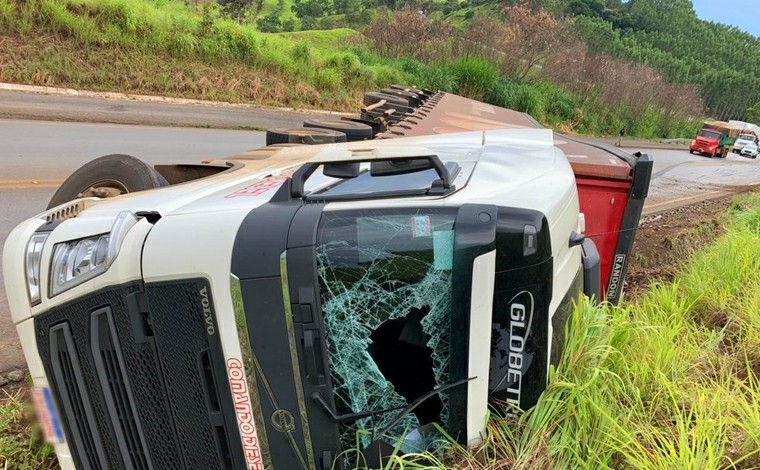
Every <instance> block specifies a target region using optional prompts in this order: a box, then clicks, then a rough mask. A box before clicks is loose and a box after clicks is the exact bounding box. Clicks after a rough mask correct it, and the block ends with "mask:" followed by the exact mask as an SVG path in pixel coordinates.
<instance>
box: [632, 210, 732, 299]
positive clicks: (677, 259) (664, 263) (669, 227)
mask: <svg viewBox="0 0 760 470" xmlns="http://www.w3.org/2000/svg"><path fill="white" fill-rule="evenodd" d="M731 205H732V198H731V196H728V197H725V198H720V199H714V200H711V201H704V202H700V203H697V204H692V205H690V206H684V207H679V208H677V209H673V210H671V211H668V212H663V213H660V214H655V215H650V216H645V217H642V218H641V221H640V222H639V228H638V232H637V233H636V239H635V242H634V244H633V250H632V251H631V258H630V264H629V266H628V273H627V274H626V280H625V296H626V299H628V300H633V299H635V298H636V297H638V296H639V294H641V293H642V292H646V290H647V289H648V288H649V286H650V285H651V284H652V283H653V282H658V281H664V282H669V281H672V280H673V278H674V276H675V274H676V272H677V270H678V268H679V266H681V265H682V263H683V262H684V261H686V260H687V259H688V258H689V257H690V256H691V255H692V254H693V253H695V252H696V251H699V250H701V249H703V248H705V247H706V246H708V245H710V244H712V243H713V242H715V240H717V239H718V238H719V237H720V236H721V235H723V234H724V233H725V231H726V229H725V223H726V221H727V212H726V211H727V210H728V208H729V207H730V206H731Z"/></svg>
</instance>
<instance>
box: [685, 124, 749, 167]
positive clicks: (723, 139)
mask: <svg viewBox="0 0 760 470" xmlns="http://www.w3.org/2000/svg"><path fill="white" fill-rule="evenodd" d="M740 132H741V130H740V129H738V128H736V127H734V126H732V125H731V124H729V123H727V122H722V121H706V122H704V123H702V128H701V129H700V130H699V132H698V133H697V136H696V137H695V138H694V140H693V141H692V142H691V145H689V153H694V152H697V153H700V154H706V155H707V156H709V157H721V158H726V157H727V156H728V153H729V152H730V151H731V149H732V147H733V145H734V142H736V139H737V137H739V133H740Z"/></svg>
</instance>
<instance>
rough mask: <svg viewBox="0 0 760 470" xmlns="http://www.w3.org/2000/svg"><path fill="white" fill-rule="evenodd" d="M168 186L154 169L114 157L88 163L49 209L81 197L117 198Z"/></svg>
mask: <svg viewBox="0 0 760 470" xmlns="http://www.w3.org/2000/svg"><path fill="white" fill-rule="evenodd" d="M162 186H169V183H168V182H167V181H166V179H165V178H164V177H163V176H161V174H160V173H159V172H157V171H156V170H155V169H154V168H153V167H152V166H150V165H148V164H147V163H145V162H143V161H142V160H140V159H139V158H135V157H133V156H131V155H122V154H112V155H105V156H103V157H100V158H96V159H95V160H92V161H91V162H88V163H85V164H84V165H82V166H81V167H80V168H79V169H78V170H76V171H75V172H74V173H72V174H71V176H69V177H68V178H66V180H65V181H64V182H63V184H62V185H61V186H60V187H59V188H58V190H57V191H56V192H55V194H54V195H53V197H52V198H51V199H50V203H49V204H48V209H51V208H53V207H56V206H60V205H61V204H64V203H66V202H69V201H73V200H74V199H78V198H80V197H100V198H107V197H115V196H119V195H122V194H127V193H135V192H137V191H145V190H146V189H155V188H160V187H162Z"/></svg>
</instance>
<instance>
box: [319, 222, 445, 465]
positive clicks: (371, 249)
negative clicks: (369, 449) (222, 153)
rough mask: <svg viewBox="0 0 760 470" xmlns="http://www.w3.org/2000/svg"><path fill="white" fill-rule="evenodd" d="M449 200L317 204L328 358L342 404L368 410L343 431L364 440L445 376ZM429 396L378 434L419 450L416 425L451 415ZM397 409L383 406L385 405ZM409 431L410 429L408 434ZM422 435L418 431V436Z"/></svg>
mask: <svg viewBox="0 0 760 470" xmlns="http://www.w3.org/2000/svg"><path fill="white" fill-rule="evenodd" d="M455 216H456V213H455V211H454V210H451V209H428V210H424V211H422V210H395V211H389V210H373V211H351V212H335V213H329V212H328V213H324V214H323V218H322V221H321V222H320V226H319V240H318V246H317V262H318V276H319V281H320V289H321V297H322V311H323V315H324V322H325V333H326V338H327V343H328V361H329V364H330V369H331V373H332V379H333V390H334V396H335V401H336V408H337V409H338V411H339V412H342V413H346V412H364V411H374V412H377V414H374V415H373V416H372V417H369V418H364V419H361V420H359V421H357V422H356V423H354V424H353V425H351V426H345V427H344V429H343V430H342V439H343V441H344V444H346V445H347V446H349V447H353V446H355V445H356V436H357V431H361V432H360V433H359V435H360V436H361V442H362V445H363V446H367V445H368V444H369V443H370V442H371V441H372V440H373V439H376V438H380V437H381V436H377V435H375V434H376V433H377V432H379V431H380V430H382V429H385V428H386V427H387V426H388V425H389V424H391V422H392V421H393V420H394V419H395V418H396V417H397V416H398V415H399V414H400V412H401V409H403V408H404V407H405V406H407V405H408V404H410V403H411V402H413V401H414V400H415V399H416V398H419V397H420V396H422V395H424V394H425V393H426V392H428V391H430V390H432V389H433V388H434V387H437V386H441V385H445V384H446V383H447V381H448V357H449V343H450V334H451V333H450V318H451V303H452V294H451V292H452V288H451V287H452V286H451V284H452V260H453V250H454V232H453V229H454V219H455ZM447 402H448V397H447V394H446V393H445V392H444V393H441V394H440V397H433V398H431V399H430V400H426V402H425V403H423V405H421V406H420V407H419V408H417V409H416V410H415V411H414V412H412V413H409V414H407V415H406V416H404V417H403V419H401V420H400V421H399V422H398V423H397V424H396V425H394V426H393V427H392V428H391V429H389V430H388V432H387V433H386V434H385V435H384V436H382V438H383V439H384V440H386V441H387V442H388V443H390V444H392V445H396V444H397V443H398V441H399V440H400V439H402V438H404V437H405V436H406V439H405V441H404V443H403V444H402V450H405V449H404V447H407V448H408V449H411V450H418V446H419V445H420V442H415V441H414V436H423V435H424V434H423V433H419V432H414V430H415V429H417V428H419V427H420V426H421V425H425V424H428V423H429V422H433V421H435V422H439V423H441V424H442V425H444V427H445V426H446V423H447V419H448V407H447ZM389 409H395V410H393V411H389V412H382V411H384V410H389ZM410 433H411V435H410ZM420 439H422V438H420Z"/></svg>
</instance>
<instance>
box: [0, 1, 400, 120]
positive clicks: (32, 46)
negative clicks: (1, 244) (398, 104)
mask: <svg viewBox="0 0 760 470" xmlns="http://www.w3.org/2000/svg"><path fill="white" fill-rule="evenodd" d="M357 35H358V33H356V32H354V31H351V30H346V29H338V30H332V31H313V32H299V33H292V34H266V33H261V32H259V31H257V30H256V29H255V28H254V27H253V26H250V25H248V26H247V25H240V24H237V23H235V22H233V21H230V20H229V19H226V18H225V17H224V16H223V15H222V13H221V10H220V8H219V7H218V6H214V4H213V2H212V3H207V4H205V6H203V4H201V5H199V6H188V5H187V4H186V3H185V2H183V1H181V0H161V1H151V0H41V1H38V2H22V1H20V0H0V81H10V82H22V83H34V84H44V85H60V86H73V87H85V88H89V89H95V90H117V91H124V92H138V93H158V94H163V95H172V96H183V97H194V98H201V99H221V100H226V101H246V102H254V103H259V104H265V105H276V106H293V107H320V108H328V109H337V110H346V109H352V110H354V109H356V102H357V101H358V98H359V97H360V96H361V93H362V92H363V91H364V90H366V89H371V88H377V87H384V86H387V85H389V84H390V82H388V81H385V80H389V79H390V78H394V77H389V76H388V74H377V73H375V71H374V69H373V68H371V67H368V66H366V65H365V64H362V63H361V62H359V61H358V59H357V58H356V57H354V58H353V59H351V60H349V62H351V64H350V65H351V66H350V67H346V66H340V67H333V64H334V63H335V62H336V61H343V62H345V61H346V60H345V57H346V54H350V53H348V52H341V51H340V49H341V47H340V46H341V45H343V46H344V45H346V44H348V43H350V42H352V41H353V38H355V37H356V36H357ZM304 43H306V44H308V46H306V47H308V48H310V51H309V53H308V55H309V60H308V61H303V60H301V55H299V54H302V53H303V47H304V46H303V45H302V44H304ZM325 68H330V69H331V70H332V71H331V72H322V70H323V69H325ZM327 75H329V76H327ZM325 83H328V84H329V85H330V86H329V87H323V85H324V84H325Z"/></svg>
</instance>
